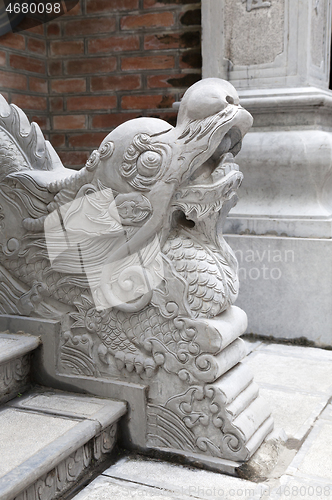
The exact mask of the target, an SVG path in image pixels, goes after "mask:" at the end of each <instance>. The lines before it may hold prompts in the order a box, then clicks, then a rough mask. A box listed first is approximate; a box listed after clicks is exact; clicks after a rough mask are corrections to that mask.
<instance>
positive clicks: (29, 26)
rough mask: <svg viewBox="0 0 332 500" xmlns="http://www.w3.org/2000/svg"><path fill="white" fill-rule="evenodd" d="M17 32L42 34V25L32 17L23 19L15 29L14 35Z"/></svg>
mask: <svg viewBox="0 0 332 500" xmlns="http://www.w3.org/2000/svg"><path fill="white" fill-rule="evenodd" d="M17 31H29V32H30V33H33V34H35V35H43V34H44V25H43V24H41V22H40V21H39V20H38V19H33V18H32V17H25V18H24V19H23V21H21V22H20V24H19V25H18V26H17V27H16V28H15V30H14V33H15V32H17Z"/></svg>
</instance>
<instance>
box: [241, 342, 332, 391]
mask: <svg viewBox="0 0 332 500" xmlns="http://www.w3.org/2000/svg"><path fill="white" fill-rule="evenodd" d="M288 352H289V354H288V355H284V354H272V352H271V353H267V352H266V353H265V352H260V351H256V352H254V353H253V354H251V355H250V356H249V358H248V359H247V361H246V363H247V365H248V366H249V367H250V368H251V369H252V370H253V371H254V373H255V380H256V382H257V383H259V384H261V385H263V384H264V386H268V385H270V386H275V387H278V388H282V387H284V388H288V389H292V390H296V391H302V392H308V393H311V394H317V393H321V394H330V395H331V393H332V363H331V361H330V360H325V359H322V360H321V361H320V362H319V363H318V362H317V360H315V359H313V360H312V359H311V358H310V357H308V358H307V359H304V358H302V359H301V358H299V357H297V356H292V355H291V351H288ZM323 352H324V351H323ZM323 358H324V356H323Z"/></svg>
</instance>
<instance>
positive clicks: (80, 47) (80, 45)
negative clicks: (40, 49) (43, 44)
mask: <svg viewBox="0 0 332 500" xmlns="http://www.w3.org/2000/svg"><path fill="white" fill-rule="evenodd" d="M50 48H51V55H52V56H71V55H74V54H84V42H83V40H75V41H62V40H61V41H59V42H58V41H56V42H51V45H50Z"/></svg>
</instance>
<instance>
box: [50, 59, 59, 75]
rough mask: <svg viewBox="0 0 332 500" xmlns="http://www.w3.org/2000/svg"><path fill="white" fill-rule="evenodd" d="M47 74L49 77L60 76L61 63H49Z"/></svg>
mask: <svg viewBox="0 0 332 500" xmlns="http://www.w3.org/2000/svg"><path fill="white" fill-rule="evenodd" d="M48 74H49V75H50V76H60V75H62V63H61V61H49V63H48Z"/></svg>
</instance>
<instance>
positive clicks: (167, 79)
mask: <svg viewBox="0 0 332 500" xmlns="http://www.w3.org/2000/svg"><path fill="white" fill-rule="evenodd" d="M200 79H201V74H200V73H179V74H175V75H172V74H169V73H168V74H167V75H165V74H163V75H150V76H148V78H147V85H148V88H150V89H155V88H165V87H173V88H174V87H177V88H188V87H190V86H191V85H193V84H194V83H196V82H198V80H200Z"/></svg>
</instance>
